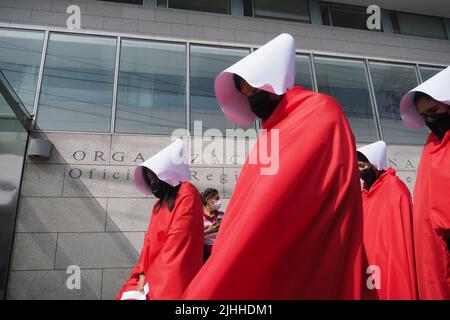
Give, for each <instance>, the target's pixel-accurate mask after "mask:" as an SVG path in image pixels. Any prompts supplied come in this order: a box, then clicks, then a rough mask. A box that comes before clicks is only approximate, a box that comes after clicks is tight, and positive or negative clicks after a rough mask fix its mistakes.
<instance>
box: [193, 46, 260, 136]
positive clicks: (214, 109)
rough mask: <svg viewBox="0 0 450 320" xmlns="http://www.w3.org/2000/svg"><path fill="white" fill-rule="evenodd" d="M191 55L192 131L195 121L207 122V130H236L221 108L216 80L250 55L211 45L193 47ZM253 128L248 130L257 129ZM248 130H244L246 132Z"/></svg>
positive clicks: (204, 126) (243, 50) (204, 127)
mask: <svg viewBox="0 0 450 320" xmlns="http://www.w3.org/2000/svg"><path fill="white" fill-rule="evenodd" d="M190 51H191V54H190V71H191V74H190V99H191V100H190V108H191V128H193V127H194V121H202V122H203V130H207V129H209V128H217V129H220V130H221V131H222V132H223V133H225V129H233V128H236V125H234V123H232V122H231V121H229V120H228V119H227V118H226V117H225V116H224V114H223V112H222V109H221V108H220V107H219V105H218V103H217V100H216V97H215V93H214V79H215V78H216V76H217V75H218V74H219V73H220V72H222V71H223V70H225V69H227V68H228V67H230V66H231V65H233V64H234V63H236V62H237V61H239V60H240V59H242V58H243V57H245V56H246V55H248V54H249V52H250V51H249V50H246V49H231V48H219V47H210V46H194V45H193V46H191V49H190ZM253 127H254V125H253V124H252V125H250V126H248V127H246V128H253ZM246 128H244V129H246Z"/></svg>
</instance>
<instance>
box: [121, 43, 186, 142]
mask: <svg viewBox="0 0 450 320" xmlns="http://www.w3.org/2000/svg"><path fill="white" fill-rule="evenodd" d="M185 83H186V46H185V45H184V44H170V43H161V42H152V41H144V40H132V39H124V40H123V41H122V47H121V51H120V67H119V85H118V94H117V111H116V130H115V131H116V132H127V133H154V134H171V133H172V131H173V130H174V129H177V128H186V108H185V106H186V90H185V87H186V85H185Z"/></svg>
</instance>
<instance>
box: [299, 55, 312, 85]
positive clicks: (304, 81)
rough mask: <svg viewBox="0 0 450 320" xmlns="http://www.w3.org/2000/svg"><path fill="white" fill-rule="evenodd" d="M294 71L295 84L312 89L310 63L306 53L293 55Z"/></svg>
mask: <svg viewBox="0 0 450 320" xmlns="http://www.w3.org/2000/svg"><path fill="white" fill-rule="evenodd" d="M295 72H296V74H295V85H297V86H301V87H302V88H303V89H306V90H311V91H312V90H313V85H312V78H311V63H310V59H309V56H308V55H305V54H299V55H297V56H296V57H295Z"/></svg>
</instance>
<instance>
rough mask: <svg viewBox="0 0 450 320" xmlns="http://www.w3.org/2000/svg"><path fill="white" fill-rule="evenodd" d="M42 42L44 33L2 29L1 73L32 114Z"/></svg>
mask: <svg viewBox="0 0 450 320" xmlns="http://www.w3.org/2000/svg"><path fill="white" fill-rule="evenodd" d="M43 40H44V32H43V31H28V30H26V31H25V30H17V29H3V28H0V71H1V72H2V73H3V74H4V75H5V77H6V79H8V82H9V83H10V84H11V86H12V87H13V89H14V91H15V92H16V93H17V95H18V96H19V98H20V99H21V100H22V102H23V103H24V105H25V106H26V108H27V110H28V111H29V112H30V113H31V112H33V105H34V97H35V94H36V83H37V79H38V75H39V66H40V64H41V54H42V44H43Z"/></svg>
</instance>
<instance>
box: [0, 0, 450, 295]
mask: <svg viewBox="0 0 450 320" xmlns="http://www.w3.org/2000/svg"><path fill="white" fill-rule="evenodd" d="M126 2H127V3H126ZM420 2H421V1H411V3H414V5H412V4H411V7H403V6H400V5H396V4H395V1H379V6H380V7H381V16H380V21H381V30H368V28H367V26H366V21H367V18H368V17H369V15H368V14H367V13H366V8H367V6H368V5H369V4H371V3H368V2H367V1H363V0H361V1H358V0H355V1H335V2H333V3H331V2H323V1H315V0H312V1H306V0H304V1H296V2H293V1H292V2H291V1H260V0H253V1H247V0H226V1H223V0H215V1H170V0H165V1H159V0H158V1H146V0H144V1H142V0H141V1H95V0H77V1H63V0H34V1H31V0H0V71H1V73H2V74H3V76H4V79H3V80H2V82H4V83H5V86H2V88H3V89H2V92H6V91H7V92H9V93H10V95H8V94H3V100H1V99H2V98H0V100H1V101H0V159H1V160H0V163H1V165H2V170H5V171H4V172H2V173H1V178H0V182H1V185H2V187H1V188H0V192H1V196H0V210H1V212H0V213H1V216H0V219H2V220H1V222H2V226H0V228H3V230H2V236H1V238H0V240H1V241H2V243H1V244H0V245H1V246H2V247H1V248H2V250H1V252H2V256H1V257H0V259H1V260H0V263H1V269H0V272H1V275H0V276H1V278H0V280H1V283H0V285H1V287H0V289H1V292H0V293H1V295H2V297H3V298H5V299H111V298H113V297H114V296H115V293H116V292H117V291H118V290H119V288H120V286H121V285H122V283H123V282H124V281H125V280H126V279H127V277H128V276H129V273H130V271H131V268H132V267H133V266H134V265H135V264H136V262H137V259H138V257H139V253H140V249H141V246H142V242H143V238H144V232H145V231H146V229H147V226H148V222H149V215H150V212H151V206H152V204H153V202H154V198H152V197H145V196H144V195H142V194H140V193H139V192H137V191H136V190H135V188H134V183H133V170H134V168H135V166H136V165H137V164H139V163H141V162H142V161H143V160H145V159H147V158H149V157H150V156H152V155H153V154H155V153H156V152H157V151H159V150H160V149H162V147H164V146H166V145H167V144H169V143H170V141H171V138H172V137H173V136H174V132H175V134H178V135H180V136H182V137H184V138H185V141H186V143H188V145H189V148H188V153H189V160H190V166H191V182H193V183H194V185H196V186H197V188H198V189H199V190H200V191H201V190H202V189H205V188H206V187H214V188H216V189H218V190H219V193H220V195H221V197H222V199H223V201H222V203H224V205H225V207H226V203H227V201H228V200H229V199H230V197H231V195H232V193H233V189H234V185H235V183H236V181H237V178H238V176H239V172H240V168H241V167H242V164H243V163H244V161H245V157H246V155H247V154H248V152H249V149H250V148H251V146H252V145H253V143H254V142H255V138H256V135H257V132H258V130H259V129H260V124H259V123H254V124H253V125H251V126H249V127H246V128H237V127H236V126H234V125H233V124H232V123H231V122H229V121H228V120H227V119H226V118H225V117H224V116H223V114H222V111H221V110H220V108H219V107H218V105H217V102H216V100H215V97H214V87H213V85H214V78H215V76H216V75H217V74H218V73H219V72H220V71H222V70H224V69H225V68H226V67H228V66H230V65H231V64H233V63H234V62H235V61H237V60H239V59H240V58H242V57H244V56H245V55H247V54H248V53H250V52H251V51H252V50H255V49H257V48H258V47H259V46H260V45H262V44H264V43H265V42H267V41H269V40H271V39H273V38H274V37H275V36H277V35H278V34H280V33H283V32H286V33H289V34H291V35H292V36H294V38H295V40H296V46H297V61H296V72H297V78H296V82H297V84H298V85H301V86H303V87H304V88H307V89H310V90H315V91H319V92H324V93H327V94H330V95H332V96H334V97H335V98H336V99H337V100H338V101H339V102H340V103H341V104H342V106H343V108H344V110H345V112H346V114H347V116H348V119H349V121H350V124H351V127H352V129H353V131H354V133H355V137H356V141H357V143H358V145H363V144H366V143H370V142H374V141H377V140H379V139H383V140H385V141H386V142H387V143H388V158H389V165H390V166H392V167H394V168H395V169H396V170H397V173H398V175H399V176H400V177H401V178H402V179H403V181H404V182H405V183H406V184H407V186H408V187H409V188H410V190H412V189H413V187H414V180H415V174H416V169H417V165H418V162H419V160H420V153H421V150H422V146H423V144H424V142H425V139H426V136H427V132H428V131H427V130H426V129H424V130H418V131H416V130H411V129H408V128H406V127H405V126H404V125H403V124H402V123H401V120H400V115H399V101H400V99H401V97H402V95H403V94H404V93H405V92H406V91H408V90H410V89H412V88H413V87H415V86H416V85H417V84H419V83H420V82H422V81H424V80H426V79H428V78H430V77H431V76H432V75H434V74H436V73H437V72H439V71H440V70H442V69H443V68H445V67H446V66H448V65H449V64H450V40H449V39H450V38H449V37H450V14H449V12H448V11H449V9H450V8H447V7H446V6H445V1H428V2H427V5H424V4H420ZM74 5H75V6H76V7H73V6H74ZM440 5H442V7H439V6H440ZM78 22H79V27H78V26H77V23H78ZM16 109H20V110H19V111H18V110H16ZM18 114H20V115H21V116H19V115H18ZM299 138H301V137H299ZM46 143H47V144H46ZM48 145H50V146H51V152H50V153H48V152H46V151H45V146H48ZM43 146H44V147H43ZM8 183H9V184H8ZM11 185H12V186H13V187H10V186H11ZM3 222H4V223H3ZM78 270H79V273H78ZM78 274H79V275H80V277H81V281H80V283H79V286H77V285H76V281H75V282H73V281H72V280H73V279H74V278H73V277H75V276H77V275H78ZM74 283H75V285H74ZM74 286H75V287H74Z"/></svg>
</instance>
